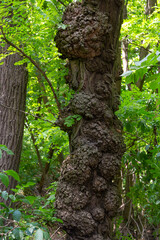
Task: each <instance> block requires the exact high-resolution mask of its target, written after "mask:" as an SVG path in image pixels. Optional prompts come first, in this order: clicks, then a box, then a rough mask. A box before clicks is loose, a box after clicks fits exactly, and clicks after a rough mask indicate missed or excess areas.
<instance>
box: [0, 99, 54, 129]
mask: <svg viewBox="0 0 160 240" xmlns="http://www.w3.org/2000/svg"><path fill="white" fill-rule="evenodd" d="M0 106H2V107H4V108H8V109H11V110H13V111H17V112H21V113H24V114H26V115H31V116H32V117H34V118H39V119H41V120H42V121H45V122H49V123H51V124H52V125H55V123H54V122H51V121H49V120H47V119H44V118H41V117H39V116H38V117H37V115H34V114H32V113H28V112H25V111H23V110H20V109H17V108H12V107H9V106H5V105H3V104H2V103H0Z"/></svg>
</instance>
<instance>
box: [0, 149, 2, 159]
mask: <svg viewBox="0 0 160 240" xmlns="http://www.w3.org/2000/svg"><path fill="white" fill-rule="evenodd" d="M1 158H2V151H1V149H0V159H1Z"/></svg>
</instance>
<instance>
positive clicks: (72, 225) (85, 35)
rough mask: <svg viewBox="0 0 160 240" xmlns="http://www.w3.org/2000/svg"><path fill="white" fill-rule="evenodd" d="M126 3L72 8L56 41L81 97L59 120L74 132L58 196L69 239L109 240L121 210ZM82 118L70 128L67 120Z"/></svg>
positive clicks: (94, 1)
mask: <svg viewBox="0 0 160 240" xmlns="http://www.w3.org/2000/svg"><path fill="white" fill-rule="evenodd" d="M123 4H124V3H123V1H121V0H119V1H118V0H114V1H109V0H101V1H100V0H88V1H87V0H84V1H83V2H82V3H80V2H76V3H72V4H70V5H69V6H68V7H67V9H66V11H65V13H64V16H63V23H64V24H66V29H60V30H59V31H58V33H57V36H56V43H57V47H58V49H59V51H60V52H61V53H62V57H63V58H68V59H69V76H68V77H67V78H66V80H67V82H68V84H69V86H70V88H72V89H74V90H75V95H74V97H73V99H72V100H71V101H70V103H69V105H68V106H67V107H66V108H65V109H63V112H62V116H63V117H62V116H61V117H60V118H59V120H58V121H57V124H58V125H59V126H60V127H61V129H63V130H65V131H67V132H68V134H69V139H70V157H69V158H67V159H66V160H65V161H64V162H63V165H62V170H61V177H60V179H59V185H58V189H57V193H56V209H57V216H58V217H59V218H61V219H62V220H63V227H64V229H65V230H66V232H67V235H66V239H67V240H78V239H82V240H109V239H113V238H112V229H111V223H112V218H113V217H114V216H115V215H116V214H117V210H118V208H119V202H120V201H119V199H120V197H119V190H118V181H119V173H120V165H121V158H122V155H123V153H124V151H125V145H124V143H123V138H122V125H121V122H120V121H119V120H118V119H117V117H116V115H115V114H114V112H115V111H116V110H117V109H118V105H119V95H118V94H117V93H116V84H115V76H114V66H115V62H116V56H117V52H118V39H119V33H120V27H121V22H122V9H123ZM75 114H79V115H81V116H82V119H81V120H80V121H79V122H76V123H75V124H74V125H73V126H72V127H70V128H69V127H68V128H67V127H66V126H65V124H64V118H65V117H67V116H70V115H75Z"/></svg>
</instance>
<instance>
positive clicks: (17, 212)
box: [13, 210, 22, 222]
mask: <svg viewBox="0 0 160 240" xmlns="http://www.w3.org/2000/svg"><path fill="white" fill-rule="evenodd" d="M21 215H22V214H21V212H20V211H19V210H16V211H14V212H13V219H14V220H16V221H17V222H19V221H20V218H21Z"/></svg>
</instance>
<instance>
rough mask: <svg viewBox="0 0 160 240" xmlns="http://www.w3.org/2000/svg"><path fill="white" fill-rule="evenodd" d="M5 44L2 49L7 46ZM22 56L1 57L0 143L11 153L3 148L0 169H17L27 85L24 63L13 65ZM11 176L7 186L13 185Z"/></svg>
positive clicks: (12, 186) (11, 186)
mask: <svg viewBox="0 0 160 240" xmlns="http://www.w3.org/2000/svg"><path fill="white" fill-rule="evenodd" d="M7 47H8V46H7V45H6V47H5V50H6V49H7ZM20 60H22V58H21V57H20V56H19V55H18V54H13V55H10V56H8V57H6V58H5V59H4V64H3V65H1V66H0V144H2V145H6V146H7V147H8V148H9V149H10V150H12V151H13V153H14V155H8V154H7V153H6V152H3V155H2V158H1V159H0V171H2V170H8V169H13V170H15V171H18V169H19V162H20V156H21V148H22V138H23V129H24V113H23V112H21V111H24V110H25V100H26V87H27V79H28V76H27V71H26V65H25V64H23V65H20V66H15V65H14V63H15V62H17V61H20ZM15 184H16V182H15V181H14V179H13V180H12V181H11V182H10V185H9V189H11V188H14V187H15Z"/></svg>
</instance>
